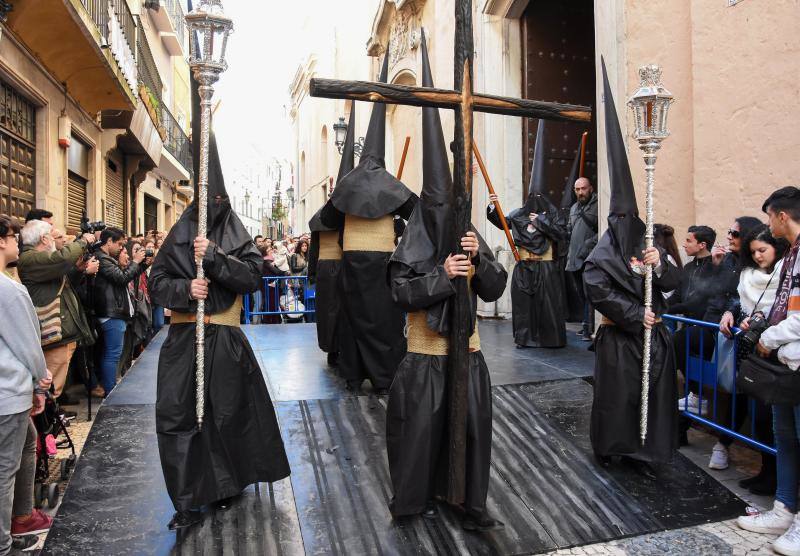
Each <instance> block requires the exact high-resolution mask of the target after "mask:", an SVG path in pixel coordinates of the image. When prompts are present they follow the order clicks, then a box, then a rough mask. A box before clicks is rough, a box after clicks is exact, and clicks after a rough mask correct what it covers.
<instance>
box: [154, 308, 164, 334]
mask: <svg viewBox="0 0 800 556" xmlns="http://www.w3.org/2000/svg"><path fill="white" fill-rule="evenodd" d="M163 326H164V308H163V307H162V306H161V305H153V335H156V334H158V331H159V330H161V328H162V327H163Z"/></svg>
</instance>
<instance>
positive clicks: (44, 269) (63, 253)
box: [17, 220, 94, 398]
mask: <svg viewBox="0 0 800 556" xmlns="http://www.w3.org/2000/svg"><path fill="white" fill-rule="evenodd" d="M52 232H53V227H52V226H51V225H50V224H48V223H47V222H45V221H43V220H30V221H28V223H27V224H25V226H24V227H23V228H22V231H21V232H20V235H21V236H22V246H23V247H22V254H21V255H20V257H19V263H18V268H17V270H18V272H19V277H20V280H21V281H22V283H23V285H25V287H26V288H28V293H29V294H30V296H31V301H33V305H34V306H35V307H37V308H38V309H39V313H40V315H39V318H40V324H41V325H42V337H41V342H42V349H44V357H45V360H46V361H47V367H48V368H49V369H50V372H51V373H52V374H53V389H54V396H55V397H56V398H58V397H59V396H61V393H62V390H63V389H64V384H65V382H66V380H67V371H68V370H69V362H70V359H71V358H72V354H73V353H74V352H75V348H76V346H77V344H78V343H85V342H87V341H91V340H92V333H91V330H90V328H89V322H88V320H87V319H86V315H85V314H84V312H83V309H82V307H81V304H80V302H79V300H78V297H77V296H76V294H75V291H74V290H73V287H72V284H71V282H70V280H69V279H68V277H67V273H68V272H69V270H70V269H71V268H72V267H74V266H75V264H76V263H77V262H78V261H79V260H81V258H82V257H83V256H84V254H85V253H86V249H87V246H89V245H91V244H92V242H93V241H94V236H93V235H91V234H84V235H83V237H82V238H81V239H79V240H77V241H74V242H72V243H70V244H67V245H63V244H62V247H61V249H57V245H56V240H55V239H54V237H53V235H52ZM62 236H63V234H62ZM48 307H50V308H51V311H50V312H51V315H50V318H46V317H45V312H46V310H47V308H48Z"/></svg>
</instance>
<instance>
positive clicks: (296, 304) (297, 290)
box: [280, 280, 306, 324]
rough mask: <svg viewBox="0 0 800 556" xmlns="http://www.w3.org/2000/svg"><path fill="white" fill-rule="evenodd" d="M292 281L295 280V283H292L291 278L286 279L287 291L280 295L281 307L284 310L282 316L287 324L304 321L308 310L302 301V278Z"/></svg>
mask: <svg viewBox="0 0 800 556" xmlns="http://www.w3.org/2000/svg"><path fill="white" fill-rule="evenodd" d="M292 282H295V284H291V283H290V281H289V280H287V281H286V293H284V294H283V295H281V297H280V308H281V311H284V313H283V314H282V315H281V316H282V317H283V322H284V323H287V324H291V323H296V322H303V315H304V314H305V313H304V311H305V310H306V307H305V305H304V304H303V301H302V297H303V288H302V287H301V286H300V280H292ZM289 311H291V312H289ZM294 311H298V312H294Z"/></svg>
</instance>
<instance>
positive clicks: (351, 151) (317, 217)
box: [308, 102, 356, 247]
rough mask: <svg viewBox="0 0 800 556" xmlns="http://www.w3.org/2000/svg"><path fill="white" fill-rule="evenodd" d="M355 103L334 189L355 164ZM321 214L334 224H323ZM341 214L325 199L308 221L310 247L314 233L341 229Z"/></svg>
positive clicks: (314, 239)
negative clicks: (325, 214) (332, 216)
mask: <svg viewBox="0 0 800 556" xmlns="http://www.w3.org/2000/svg"><path fill="white" fill-rule="evenodd" d="M355 135H356V103H355V102H353V105H352V106H351V108H350V121H349V123H348V124H347V135H346V136H345V138H344V148H343V149H342V160H341V162H339V174H338V175H337V177H336V187H338V186H339V182H341V181H342V178H344V177H345V176H346V175H347V174H349V173H350V172H351V171H352V170H353V167H354V166H355V164H356V162H355V161H356V141H355ZM336 187H334V191H336ZM323 213H328V214H330V213H334V214H335V215H336V222H327V224H326V223H325V222H323ZM341 220H342V218H341V214H337V213H336V210H335V209H333V208H332V205H331V200H330V199H327V200H326V201H325V204H323V205H322V207H320V209H319V210H318V211H317V212H316V213H315V214H314V216H312V217H311V220H309V221H308V229H309V231H311V232H312V236H311V244H312V247H313V245H314V243H315V242H316V237H317V236H315V235H314V234H315V233H316V232H330V231H332V230H337V229H339V228H340V227H341Z"/></svg>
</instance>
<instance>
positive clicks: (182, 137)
mask: <svg viewBox="0 0 800 556" xmlns="http://www.w3.org/2000/svg"><path fill="white" fill-rule="evenodd" d="M161 114H162V117H163V119H164V128H165V129H166V131H167V138H166V139H165V140H164V147H166V149H167V151H168V152H169V153H170V154H171V155H172V156H174V157H175V159H176V160H177V161H178V162H180V163H181V165H182V166H183V167H184V168H185V169H186V170H187V171H188V172H189V174H190V175H191V174H192V166H193V165H192V144H191V142H190V141H189V137H187V135H186V132H184V131H183V128H182V127H181V125H180V123H178V121H177V120H176V119H175V116H173V115H172V112H170V111H169V109H167V107H166V106H164V107H163V108H162V111H161Z"/></svg>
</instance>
